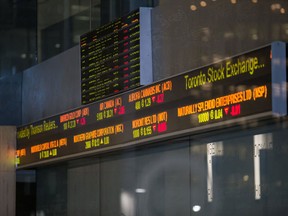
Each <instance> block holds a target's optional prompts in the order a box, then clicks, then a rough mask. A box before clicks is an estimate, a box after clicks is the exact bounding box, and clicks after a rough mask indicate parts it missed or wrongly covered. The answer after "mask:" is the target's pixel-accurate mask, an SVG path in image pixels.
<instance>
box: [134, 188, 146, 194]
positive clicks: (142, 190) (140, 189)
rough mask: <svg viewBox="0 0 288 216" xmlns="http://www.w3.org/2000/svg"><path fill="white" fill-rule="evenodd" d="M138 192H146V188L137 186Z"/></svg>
mask: <svg viewBox="0 0 288 216" xmlns="http://www.w3.org/2000/svg"><path fill="white" fill-rule="evenodd" d="M135 192H136V193H146V190H145V189H144V188H137V189H136V190H135Z"/></svg>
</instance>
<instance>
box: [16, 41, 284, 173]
mask: <svg viewBox="0 0 288 216" xmlns="http://www.w3.org/2000/svg"><path fill="white" fill-rule="evenodd" d="M273 46H274V45H273ZM271 47H272V46H267V47H264V48H261V49H258V50H255V51H252V52H249V53H245V54H242V55H239V56H236V57H233V58H229V59H225V60H223V61H221V62H218V63H215V64H211V65H208V66H205V67H202V68H199V69H196V70H193V71H189V72H185V73H183V74H180V75H177V76H174V77H171V78H168V79H165V80H162V81H159V82H155V83H153V84H151V85H147V86H144V87H140V88H137V89H134V90H131V91H128V92H125V93H122V94H119V95H116V96H113V97H109V98H106V99H104V100H101V101H99V102H95V103H92V104H90V105H86V106H83V107H81V108H78V109H75V110H72V111H69V112H67V113H63V114H61V115H57V116H54V117H51V118H48V119H45V120H41V121H39V122H36V123H33V124H30V125H24V126H21V127H19V128H17V163H18V167H19V168H21V167H24V168H25V167H33V166H35V165H37V164H43V163H48V162H51V161H58V160H60V159H69V158H74V157H79V156H86V155H92V154H96V153H100V152H104V151H111V150H115V149H118V148H121V147H126V146H133V145H138V144H147V143H149V142H155V141H157V140H160V139H166V138H173V137H176V136H181V135H188V134H193V132H196V131H198V132H199V131H200V130H208V129H209V128H215V127H217V126H220V125H224V124H225V123H226V124H227V125H228V123H229V125H230V124H234V123H236V124H237V122H242V121H243V120H245V119H248V118H252V119H253V118H254V119H255V118H258V117H256V116H259V115H262V116H269V117H271V116H272V115H273V114H272V113H275V112H278V111H277V110H276V109H277V107H278V108H279V107H282V105H283V107H284V112H283V113H282V114H286V108H285V107H286V105H285V104H286V96H285V100H284V99H283V98H282V99H283V101H282V99H280V100H278V99H279V92H278V93H277V95H278V96H277V95H276V96H275V95H274V92H273V91H274V90H272V83H281V82H282V83H285V82H283V80H284V79H285V80H286V68H285V69H284V70H282V69H281V70H280V69H279V70H278V69H277V67H276V68H275V67H274V66H273V64H272V62H273V58H274V56H276V51H275V55H274V53H272V51H271ZM284 49H285V47H284ZM272 50H273V49H272ZM273 52H274V51H273ZM285 53H286V51H285ZM272 56H273V57H272ZM285 67H286V66H285ZM275 73H277V77H278V78H277V79H278V80H277V79H276V78H275V76H274V75H275ZM282 75H283V76H282ZM279 77H280V79H279ZM273 79H275V80H273ZM281 94H282V93H281ZM277 97H278V98H277ZM277 100H278V101H277ZM275 103H277V106H275V107H276V108H275V107H274V105H273V104H275Z"/></svg>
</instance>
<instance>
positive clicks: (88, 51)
mask: <svg viewBox="0 0 288 216" xmlns="http://www.w3.org/2000/svg"><path fill="white" fill-rule="evenodd" d="M150 11H151V9H150V8H140V9H139V10H137V11H135V12H132V13H130V14H128V15H127V16H125V17H122V18H119V19H117V20H115V21H114V22H112V23H109V24H106V25H104V26H102V27H100V28H98V29H96V30H94V31H91V32H89V33H86V34H84V35H82V36H81V42H80V46H81V92H82V104H88V103H91V102H95V101H97V100H100V99H102V98H105V97H107V96H111V95H113V94H116V93H119V92H121V91H123V90H128V89H132V88H136V87H139V86H140V85H146V84H150V83H151V82H152V69H151V68H152V64H151V37H150V35H149V34H150V32H151V27H150ZM143 32H144V33H145V34H143ZM143 46H145V49H143V48H141V47H143ZM140 48H141V49H140ZM140 50H141V53H140ZM149 66H150V67H149ZM141 71H145V73H142V72H141Z"/></svg>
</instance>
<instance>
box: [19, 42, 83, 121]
mask: <svg viewBox="0 0 288 216" xmlns="http://www.w3.org/2000/svg"><path fill="white" fill-rule="evenodd" d="M79 55H80V51H79V47H78V46H76V47H74V48H72V49H70V50H68V51H66V52H64V53H62V54H60V55H58V56H56V57H54V58H51V59H49V60H47V61H45V62H43V63H41V64H39V65H37V66H35V67H32V68H30V69H28V70H26V71H24V73H23V92H22V98H23V103H22V113H23V115H22V123H23V124H26V123H30V122H33V121H37V120H39V119H42V118H46V117H49V116H52V115H56V114H58V113H61V112H65V111H67V110H70V109H72V108H75V107H78V106H80V105H81V73H80V59H79V58H80V57H79Z"/></svg>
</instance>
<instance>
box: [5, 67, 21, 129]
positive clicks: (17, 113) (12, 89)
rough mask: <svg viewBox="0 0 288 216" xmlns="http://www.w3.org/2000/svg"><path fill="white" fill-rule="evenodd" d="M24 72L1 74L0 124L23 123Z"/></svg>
mask: <svg viewBox="0 0 288 216" xmlns="http://www.w3.org/2000/svg"><path fill="white" fill-rule="evenodd" d="M21 82H22V74H21V73H15V74H9V73H7V74H3V73H1V75H0V113H1V115H0V125H17V124H20V123H21Z"/></svg>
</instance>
